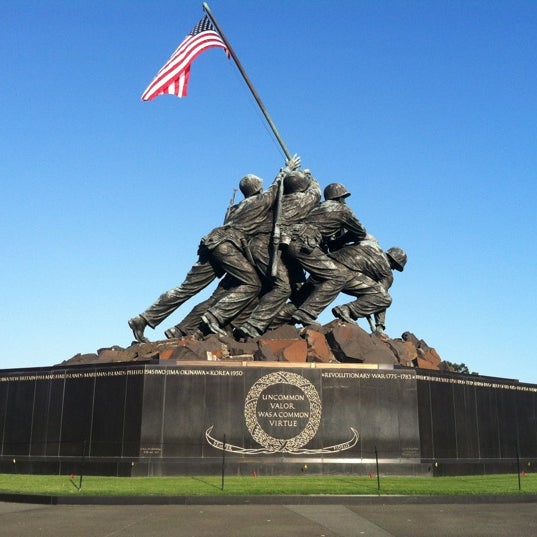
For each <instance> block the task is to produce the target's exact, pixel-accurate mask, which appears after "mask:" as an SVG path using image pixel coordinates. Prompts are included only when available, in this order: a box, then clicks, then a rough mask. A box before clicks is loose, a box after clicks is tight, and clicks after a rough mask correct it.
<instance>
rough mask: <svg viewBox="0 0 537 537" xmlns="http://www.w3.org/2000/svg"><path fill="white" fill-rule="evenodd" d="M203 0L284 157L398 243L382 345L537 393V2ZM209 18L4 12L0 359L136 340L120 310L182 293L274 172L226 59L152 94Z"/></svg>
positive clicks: (206, 62) (133, 10)
mask: <svg viewBox="0 0 537 537" xmlns="http://www.w3.org/2000/svg"><path fill="white" fill-rule="evenodd" d="M209 5H210V6H211V8H212V11H213V12H214V14H215V16H216V17H217V19H218V21H219V22H220V24H221V26H222V27H223V29H224V32H225V33H226V35H227V37H228V38H229V40H230V41H231V44H232V46H233V47H234V49H235V51H236V53H237V54H238V56H239V58H240V59H241V62H242V63H243V65H244V67H245V69H246V70H247V72H248V74H249V76H250V78H251V79H252V81H253V83H254V85H255V86H256V88H257V90H258V92H259V93H260V95H261V98H262V99H263V101H264V102H265V104H266V106H267V108H268V110H269V112H270V114H271V116H272V118H273V120H274V122H275V124H276V125H277V127H278V129H279V131H280V132H281V135H282V137H283V139H284V140H285V143H286V144H287V146H288V147H289V149H290V150H291V152H297V153H299V154H300V155H301V156H302V160H303V165H304V166H305V167H308V168H310V169H311V170H312V172H313V173H314V175H315V176H316V177H317V179H318V180H319V181H320V183H321V184H322V185H323V186H324V185H326V184H328V183H330V182H333V181H338V182H343V183H344V184H345V185H346V186H347V188H348V189H349V190H350V191H351V192H352V196H351V198H349V200H348V201H349V204H350V205H351V207H352V208H353V209H354V211H355V213H356V214H357V216H358V217H359V218H360V220H361V221H362V222H363V223H364V225H365V226H366V227H367V229H368V231H369V232H370V233H372V234H374V235H375V236H376V237H377V238H378V239H379V241H380V243H381V244H382V246H384V247H385V248H389V247H390V246H394V245H397V246H401V247H403V248H405V249H406V250H407V252H408V257H409V261H408V265H407V269H406V270H405V272H403V273H402V274H400V273H396V279H395V283H394V285H393V287H392V292H391V294H392V296H393V305H392V307H391V308H390V310H389V311H388V316H387V333H388V334H389V335H390V336H391V337H399V336H400V335H401V333H402V332H404V331H406V330H408V331H411V332H413V333H414V334H416V336H417V337H418V338H422V339H424V340H425V341H426V342H427V343H428V344H429V345H430V346H432V347H435V348H436V349H437V351H438V353H439V354H440V356H441V357H442V358H443V359H444V360H449V361H452V362H458V363H460V362H464V363H466V364H467V365H468V366H469V368H470V370H473V371H478V372H479V373H481V374H483V375H492V376H497V377H506V378H518V379H520V380H521V381H525V382H532V383H537V372H536V371H537V368H536V367H535V361H536V360H537V353H536V351H535V336H534V334H535V321H536V315H535V309H534V307H535V304H536V303H537V293H536V289H537V285H536V282H535V273H536V266H537V254H536V247H535V232H536V231H537V225H536V224H537V218H536V211H535V202H536V197H537V196H536V194H537V187H536V180H537V98H536V95H537V69H536V65H535V55H536V51H537V2H534V1H533V0H528V1H522V0H513V1H509V2H505V1H494V0H488V1H482V2H480V1H469V0H460V1H457V0H455V1H453V0H450V1H425V0H423V1H410V0H408V1H403V0H401V1H398V0H390V1H388V0H386V1H382V0H361V1H354V0H348V1H340V2H332V1H328V0H326V1H321V0H319V1H315V2H311V1H305V0H295V1H293V2H288V1H283V0H271V1H270V2H259V1H248V0H243V1H239V0H213V1H211V2H209ZM202 15H203V12H202V8H201V2H198V1H190V0H181V1H177V0H175V1H167V0H163V1H160V2H158V3H157V2H152V1H151V2H150V1H141V0H140V1H135V0H128V1H127V0H116V1H114V2H110V1H105V0H92V1H89V0H87V1H83V0H79V1H72V0H69V1H67V0H65V1H60V0H57V1H52V0H51V1H37V0H35V1H29V0H19V1H17V2H8V3H5V5H4V6H3V10H2V31H1V32H0V52H1V55H0V58H1V59H0V62H1V63H0V65H1V68H2V75H3V77H2V79H3V82H2V89H1V90H0V91H1V94H0V116H1V118H2V121H1V123H0V125H1V127H0V128H1V131H2V133H1V137H0V181H1V187H2V195H1V197H0V240H1V252H2V261H1V263H0V286H1V287H0V296H1V300H2V308H1V313H0V321H1V322H0V327H1V331H0V334H1V337H2V343H1V346H0V348H1V351H0V352H1V356H0V358H1V362H0V367H2V368H14V367H33V366H49V365H52V364H57V363H59V362H61V361H63V360H65V359H68V358H70V357H71V356H73V355H74V354H76V353H78V352H81V353H88V352H95V351H96V350H97V349H98V348H101V347H108V346H111V345H120V346H124V347H125V346H128V345H129V344H130V343H131V341H132V334H131V332H130V330H129V328H128V326H127V320H128V319H129V318H130V317H131V316H133V315H135V314H137V313H140V312H141V311H142V310H144V309H145V308H146V307H147V306H149V304H150V303H152V302H153V300H154V299H156V298H157V296H158V295H159V294H160V293H161V292H162V291H165V290H167V289H169V288H172V287H174V286H175V285H177V284H179V283H180V282H181V281H182V280H183V277H184V275H185V274H186V271H187V270H188V268H189V267H190V266H191V264H192V263H193V262H194V261H195V259H196V248H197V244H198V242H199V239H200V237H201V236H202V235H204V234H205V233H206V232H207V231H209V230H210V229H212V228H213V227H215V226H217V225H219V224H220V223H221V221H222V218H223V215H224V212H225V209H226V206H227V204H228V202H229V199H230V197H231V194H232V191H233V189H234V188H235V187H236V186H237V183H238V180H239V179H240V178H241V177H242V176H243V175H244V174H245V173H256V174H258V175H260V176H262V177H264V178H265V181H266V183H269V182H270V181H271V180H272V178H273V176H274V175H275V173H276V172H277V170H278V169H279V167H280V166H281V165H282V163H283V156H282V153H281V151H280V149H279V147H278V145H277V143H276V142H275V141H274V138H273V137H272V136H271V134H270V132H269V131H268V129H267V127H266V123H265V121H264V120H263V118H262V116H261V114H260V113H259V111H258V110H257V107H256V105H255V103H254V101H253V99H252V97H251V96H250V94H249V92H248V90H247V88H246V86H245V84H244V82H243V81H242V79H241V78H240V75H239V73H238V71H237V69H236V67H235V66H234V64H233V62H232V61H228V60H227V59H226V57H225V54H224V53H223V52H222V51H221V50H211V51H208V52H206V53H205V54H203V55H202V56H200V57H199V58H198V59H197V60H196V62H195V63H194V65H193V67H192V74H191V79H190V86H189V95H188V97H186V98H184V99H177V98H175V97H172V96H165V97H158V98H157V99H155V100H154V101H152V102H146V103H143V102H141V100H140V96H141V94H142V92H143V90H144V89H145V87H146V86H147V85H148V84H149V82H150V81H151V79H152V78H153V76H154V75H155V73H156V72H157V71H158V69H159V68H160V67H161V65H162V64H163V63H164V61H166V60H167V59H168V57H169V56H170V54H171V53H172V52H173V50H174V49H175V48H176V46H177V45H178V44H179V42H180V41H181V40H182V39H183V37H184V36H185V35H186V34H187V33H188V32H189V31H190V29H191V28H192V27H193V26H194V24H195V23H196V22H197V21H198V20H199V19H200V18H201V16H202ZM211 290H212V288H211V289H209V290H208V291H211ZM205 296H206V294H201V295H199V296H198V297H196V298H194V299H192V300H191V301H190V302H188V303H186V304H185V305H184V306H183V307H182V308H180V310H178V311H177V312H176V313H175V314H174V315H173V316H172V317H170V319H169V322H164V323H163V324H162V325H161V326H160V327H159V328H158V329H157V330H155V331H152V330H148V331H147V335H148V336H149V337H150V338H153V339H161V338H163V331H164V329H166V328H168V327H169V326H171V325H172V324H175V323H176V322H178V321H180V320H181V318H182V317H183V316H184V315H186V314H187V313H188V311H190V308H191V307H192V306H194V305H195V304H196V303H197V302H198V301H199V300H201V299H202V298H204V297H205ZM345 300H346V299H345V298H344V297H340V298H338V300H337V303H339V302H342V301H345ZM330 319H331V314H330V312H329V311H327V312H325V313H324V314H323V316H322V317H321V320H322V321H323V322H328V321H329V320H330ZM362 326H363V327H364V328H365V323H363V324H362Z"/></svg>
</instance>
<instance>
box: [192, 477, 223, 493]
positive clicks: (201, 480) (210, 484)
mask: <svg viewBox="0 0 537 537" xmlns="http://www.w3.org/2000/svg"><path fill="white" fill-rule="evenodd" d="M192 479H194V481H199V482H200V483H203V484H204V485H207V486H208V487H211V488H213V489H216V490H219V491H221V490H222V486H221V485H215V484H214V483H209V482H208V481H205V479H202V478H201V477H193V478H192Z"/></svg>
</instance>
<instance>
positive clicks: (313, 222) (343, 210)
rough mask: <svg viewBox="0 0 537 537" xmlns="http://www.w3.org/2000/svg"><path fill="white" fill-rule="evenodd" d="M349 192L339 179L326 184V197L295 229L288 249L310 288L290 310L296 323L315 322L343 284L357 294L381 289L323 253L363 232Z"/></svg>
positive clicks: (360, 235) (306, 323) (353, 239)
mask: <svg viewBox="0 0 537 537" xmlns="http://www.w3.org/2000/svg"><path fill="white" fill-rule="evenodd" d="M349 196H350V192H349V191H348V190H347V189H346V188H345V186H344V185H342V184H341V183H331V184H329V185H328V186H327V187H326V188H325V189H324V198H325V201H324V202H323V203H321V204H320V205H319V206H318V207H316V208H314V209H313V210H312V211H311V212H310V213H309V215H308V218H307V222H308V223H307V225H306V226H305V227H303V228H301V227H300V226H297V227H296V228H295V230H294V237H293V241H292V242H291V244H290V245H289V253H290V255H291V256H292V257H293V258H295V259H296V260H297V261H298V262H299V263H300V264H301V266H302V267H303V268H304V269H305V270H306V271H307V272H308V273H309V274H310V278H309V280H308V288H309V291H310V292H309V294H307V296H306V297H305V298H303V299H302V300H301V302H299V305H298V308H297V309H296V310H295V311H294V313H293V314H292V321H294V322H296V323H300V324H303V325H305V326H306V325H308V324H314V323H315V320H316V318H317V316H318V315H319V314H320V313H321V312H322V311H323V310H324V308H325V307H326V306H328V305H329V304H330V303H331V302H332V301H333V300H334V299H335V298H336V297H337V295H338V294H339V292H340V291H341V290H342V289H343V288H344V287H349V288H350V287H352V292H353V294H354V293H356V296H358V295H363V294H377V293H379V292H381V286H380V285H379V284H377V283H376V282H375V281H373V280H372V279H371V278H368V277H367V276H365V275H359V274H356V273H354V272H353V271H352V270H351V269H350V268H349V267H347V266H345V265H343V264H341V263H338V262H337V261H336V260H334V259H333V258H332V257H331V256H329V255H328V254H327V253H326V251H327V250H330V249H332V248H339V247H340V246H341V245H343V244H347V243H350V242H352V243H357V242H359V241H360V240H362V239H363V238H364V237H365V236H366V230H365V228H364V226H363V225H362V224H361V223H360V221H359V220H358V219H357V218H356V216H355V215H354V213H353V211H352V209H351V208H350V207H349V206H348V205H347V204H346V202H345V200H346V198H347V197H349Z"/></svg>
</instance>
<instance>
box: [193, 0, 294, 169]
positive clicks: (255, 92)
mask: <svg viewBox="0 0 537 537" xmlns="http://www.w3.org/2000/svg"><path fill="white" fill-rule="evenodd" d="M203 9H204V11H205V12H206V13H207V15H208V16H209V18H210V19H211V22H212V23H213V24H214V26H215V28H216V30H217V31H218V33H219V34H220V37H221V38H222V41H223V42H224V44H225V45H226V47H227V49H228V51H229V54H230V55H231V57H232V58H233V61H234V62H235V65H236V66H237V68H238V69H239V71H240V73H241V75H242V78H244V81H245V82H246V85H247V86H248V88H249V89H250V91H251V92H252V95H253V96H254V99H255V100H256V102H257V104H258V105H259V108H260V109H261V112H263V115H264V116H265V119H266V120H267V122H268V124H269V125H270V128H271V129H272V132H273V133H274V136H276V139H277V140H278V143H279V144H280V147H281V148H282V150H283V152H284V153H285V156H286V158H287V160H289V159H290V158H291V153H290V152H289V150H288V149H287V146H286V145H285V143H284V141H283V140H282V138H281V136H280V133H279V132H278V129H277V128H276V125H274V122H273V121H272V119H271V117H270V115H269V113H268V112H267V109H266V108H265V105H264V104H263V101H261V98H260V97H259V95H258V93H257V91H256V89H255V88H254V86H253V85H252V83H251V81H250V79H249V78H248V75H247V74H246V71H245V70H244V68H243V67H242V65H241V62H240V61H239V58H237V55H236V54H235V51H234V50H233V48H232V47H231V45H230V44H229V41H228V40H227V39H226V36H225V35H224V32H223V31H222V28H221V27H220V25H219V24H218V22H217V21H216V19H215V18H214V15H213V14H212V12H211V10H210V9H209V6H208V5H207V3H206V2H203Z"/></svg>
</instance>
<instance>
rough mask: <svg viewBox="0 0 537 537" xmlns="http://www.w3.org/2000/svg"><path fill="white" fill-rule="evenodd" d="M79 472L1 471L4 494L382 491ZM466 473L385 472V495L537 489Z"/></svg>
mask: <svg viewBox="0 0 537 537" xmlns="http://www.w3.org/2000/svg"><path fill="white" fill-rule="evenodd" d="M73 483H75V484H76V485H78V484H79V476H75V478H74V479H73V480H71V478H70V476H57V475H53V476H50V475H46V476H45V475H25V474H0V493H22V494H44V495H54V496H65V495H73V494H75V495H76V494H82V495H86V496H181V495H241V494H252V495H254V494H255V495H257V494H271V495H278V494H378V488H377V479H376V477H375V476H373V478H370V477H368V476H367V477H360V476H313V475H312V476H308V475H300V476H294V477H253V476H242V477H237V476H229V477H225V481H224V490H223V491H222V478H221V476H200V477H101V476H85V477H84V478H83V480H82V488H81V490H77V488H76V487H75V486H74V485H73ZM520 483H521V490H520V491H519V488H518V477H517V475H516V474H515V475H512V474H511V475H487V476H463V477H434V478H432V477H382V476H381V479H380V493H381V494H402V495H420V494H424V495H438V494H447V495H461V494H468V495H475V494H520V493H522V494H537V474H534V473H531V474H526V475H524V476H522V477H521V478H520Z"/></svg>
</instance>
